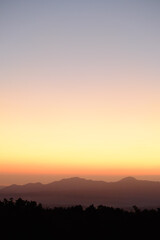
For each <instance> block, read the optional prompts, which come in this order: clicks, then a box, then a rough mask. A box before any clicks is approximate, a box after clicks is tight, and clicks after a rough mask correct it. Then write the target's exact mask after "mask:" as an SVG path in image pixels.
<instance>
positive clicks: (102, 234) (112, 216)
mask: <svg viewBox="0 0 160 240" xmlns="http://www.w3.org/2000/svg"><path fill="white" fill-rule="evenodd" d="M159 226H160V209H159V208H157V209H154V210H153V209H151V210H147V209H143V210H141V209H139V208H138V207H137V206H133V208H132V210H131V211H127V210H124V209H120V208H112V207H107V206H102V205H100V206H98V207H94V205H90V206H88V207H86V208H83V207H82V206H81V205H78V206H73V207H67V208H62V207H55V208H43V207H42V205H41V204H38V203H36V202H35V201H27V200H22V199H21V198H19V199H17V200H14V199H13V198H11V199H9V200H7V199H4V200H3V201H0V229H1V230H0V232H1V236H3V239H16V240H17V239H47V240H48V239H117V238H122V239H144V238H145V237H150V239H153V237H154V236H159Z"/></svg>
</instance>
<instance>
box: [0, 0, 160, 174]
mask: <svg viewBox="0 0 160 240" xmlns="http://www.w3.org/2000/svg"><path fill="white" fill-rule="evenodd" d="M159 13H160V1H158V0H134V1H132V0H96V1H95V0H92V1H91V0H81V1H78V0H74V1H73V0H67V1H66V0H55V1H54V0H52V1H51V0H45V1H44V0H43V1H42V0H28V1H23V0H14V1H11V0H1V1H0V33H1V38H0V53H1V54H0V174H3V175H5V174H6V176H7V178H8V176H9V174H10V175H14V174H30V175H33V174H60V175H63V174H67V175H88V176H89V175H98V176H102V175H103V176H104V175H137V174H138V175H147V174H149V175H157V174H160V94H159V93H160V66H159V63H160V47H159V43H160V31H159V26H160V14H159Z"/></svg>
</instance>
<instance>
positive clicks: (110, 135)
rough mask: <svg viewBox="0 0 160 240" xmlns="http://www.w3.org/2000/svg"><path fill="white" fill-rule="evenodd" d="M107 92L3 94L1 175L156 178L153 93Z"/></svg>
mask: <svg viewBox="0 0 160 240" xmlns="http://www.w3.org/2000/svg"><path fill="white" fill-rule="evenodd" d="M111 88H112V87H111V86H110V89H109V90H108V91H105V92H104V91H103V88H101V89H99V91H98V90H97V93H96V92H95V89H94V88H93V89H92V90H90V91H86V92H84V90H81V91H80V90H78V91H77V92H76V91H75V92H74V93H72V92H71V90H70V91H69V92H67V93H65V94H64V93H63V92H62V93H61V94H60V93H59V92H58V94H57V95H56V94H55V95H54V96H52V94H51V93H50V94H49V91H47V92H46V93H44V95H42V94H41V92H39V93H38V92H37V93H35V95H33V94H31V95H29V97H27V96H28V92H25V91H24V92H23V94H22V93H20V96H18V94H17V93H16V92H15V93H14V94H13V93H12V96H5V97H4V96H3V103H2V102H1V112H2V118H1V119H0V123H1V126H0V130H1V139H0V145H1V149H0V159H1V161H0V172H1V173H2V172H3V173H17V174H18V173H32V174H33V173H35V174H51V173H53V174H74V173H75V174H95V175H103V174H109V175H112V174H113V175H120V174H126V175H131V174H134V175H135V174H142V175H143V174H158V173H159V170H160V161H159V160H160V145H159V142H160V127H159V122H160V112H158V111H157V106H158V104H159V103H160V99H159V97H158V95H156V94H155V93H154V94H153V95H150V98H148V92H149V91H148V89H146V90H145V89H143V96H142V95H141V94H142V90H140V89H139V91H137V90H135V89H133V88H131V89H129V88H128V91H126V89H125V90H124V89H120V88H119V89H118V91H117V90H116V89H115V90H114V88H112V94H110V91H111ZM95 93H96V94H97V95H96V96H95ZM88 94H89V96H88ZM22 95H24V98H23V97H22ZM71 95H72V98H71ZM73 95H74V97H73ZM73 99H74V101H73Z"/></svg>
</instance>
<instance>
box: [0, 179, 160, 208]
mask: <svg viewBox="0 0 160 240" xmlns="http://www.w3.org/2000/svg"><path fill="white" fill-rule="evenodd" d="M10 197H13V198H14V199H17V198H19V197H21V198H23V199H27V200H34V201H37V202H41V203H42V204H43V205H44V206H50V207H53V206H74V205H79V204H80V205H83V206H89V205H91V204H94V205H95V206H98V205H107V206H113V207H131V206H133V205H137V206H138V207H148V208H150V207H151V208H152V207H155V208H156V207H160V182H152V181H145V180H143V181H142V180H136V179H135V178H132V177H127V178H124V179H122V180H120V181H118V182H103V181H92V180H86V179H83V178H77V177H75V178H68V179H63V180H60V181H56V182H53V183H49V184H41V183H29V184H26V185H11V186H8V187H5V188H3V189H1V190H0V199H4V198H10Z"/></svg>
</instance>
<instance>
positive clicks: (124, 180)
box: [120, 176, 137, 182]
mask: <svg viewBox="0 0 160 240" xmlns="http://www.w3.org/2000/svg"><path fill="white" fill-rule="evenodd" d="M135 181H137V179H136V178H134V177H130V176H129V177H125V178H122V179H121V180H120V182H135Z"/></svg>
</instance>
